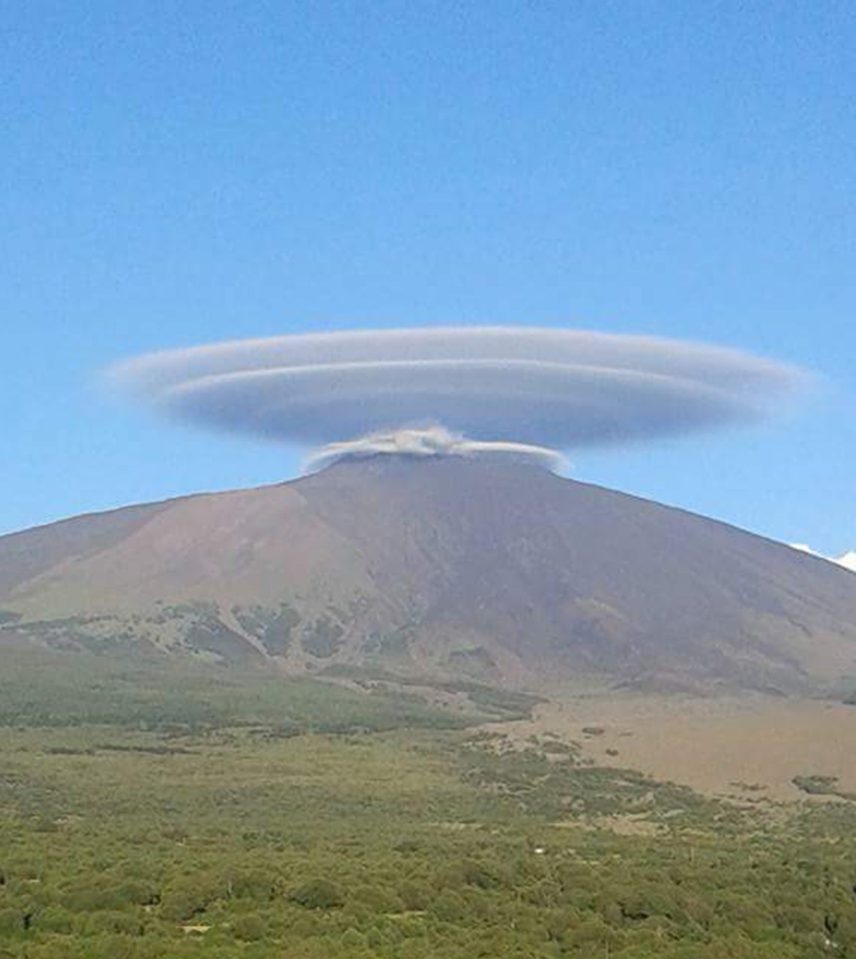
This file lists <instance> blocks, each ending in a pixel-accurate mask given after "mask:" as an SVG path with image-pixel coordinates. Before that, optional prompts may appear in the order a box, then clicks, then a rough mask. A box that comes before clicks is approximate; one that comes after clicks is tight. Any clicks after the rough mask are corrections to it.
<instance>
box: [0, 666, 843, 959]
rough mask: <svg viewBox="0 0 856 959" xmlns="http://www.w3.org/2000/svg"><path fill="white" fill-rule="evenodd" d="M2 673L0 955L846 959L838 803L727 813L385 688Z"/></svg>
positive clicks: (186, 672) (552, 744)
mask: <svg viewBox="0 0 856 959" xmlns="http://www.w3.org/2000/svg"><path fill="white" fill-rule="evenodd" d="M3 655H4V669H3V672H2V674H0V959H25V957H26V959H195V957H206V959H207V957H213V959H227V957H228V959H235V957H239V959H328V957H329V959H470V957H476V959H477V957H484V959H494V957H512V959H560V957H578V959H600V957H602V956H609V957H610V959H653V957H665V959H812V957H821V956H826V957H828V956H840V957H854V956H856V892H854V887H855V886H856V838H854V837H856V807H854V805H853V804H851V803H842V802H833V803H825V802H823V801H822V800H820V801H818V800H817V799H815V800H813V801H811V802H808V801H807V802H806V803H805V805H804V806H802V807H801V806H796V807H793V809H792V810H790V811H788V810H785V809H780V808H775V807H772V806H770V804H766V805H765V804H764V803H763V802H762V803H759V804H754V805H752V807H751V808H748V809H742V808H738V807H736V806H727V805H723V804H720V803H717V802H713V801H711V800H708V799H704V798H702V797H700V796H698V795H696V794H694V793H692V792H691V791H690V790H688V789H685V788H683V787H680V786H676V785H674V784H669V783H658V782H654V781H652V780H650V779H647V778H646V777H644V776H642V775H640V774H639V773H638V772H634V771H633V770H627V769H617V768H616V769H607V768H601V767H596V766H593V765H587V764H586V763H585V762H584V761H583V760H582V759H581V752H580V750H579V749H578V748H577V747H576V746H575V745H574V744H565V743H561V742H558V741H556V740H555V738H551V737H547V736H545V737H538V738H536V739H534V740H532V741H529V742H527V743H525V744H520V743H517V742H515V741H514V740H512V739H511V737H509V736H506V735H503V734H502V733H501V732H497V730H496V727H493V729H492V731H491V732H486V731H484V730H479V729H477V728H471V727H470V728H466V727H465V724H464V720H463V719H462V718H461V715H460V714H459V713H458V712H457V711H453V712H451V713H450V712H448V711H445V712H443V711H440V710H438V709H437V708H436V707H434V706H432V705H431V704H430V696H428V695H427V693H426V696H425V698H420V697H421V696H422V692H423V688H422V687H420V686H417V685H415V684H414V685H412V686H409V687H407V694H406V695H405V694H403V693H402V688H403V687H402V686H400V685H399V686H396V685H395V684H394V683H393V682H392V681H391V680H390V679H389V677H386V678H375V680H373V681H370V679H369V677H368V676H364V677H362V680H361V681H362V682H363V683H364V685H363V686H362V687H355V684H354V681H353V678H352V679H351V680H348V683H349V685H342V683H344V682H345V679H344V678H342V677H340V678H339V682H337V683H335V684H334V683H332V682H317V681H312V680H308V679H307V680H294V679H292V680H284V679H281V678H278V677H269V676H265V675H262V674H260V673H253V672H251V671H250V672H246V673H241V672H230V671H226V670H225V669H223V668H218V667H210V666H209V667H205V666H196V667H193V668H191V666H189V665H184V666H179V665H177V664H175V663H170V665H169V668H164V667H159V666H157V665H156V664H152V663H150V662H148V663H147V662H143V661H138V662H131V663H127V662H125V663H121V664H119V663H116V662H115V661H110V660H109V659H107V658H103V657H102V658H99V657H95V656H92V655H86V654H77V655H60V654H53V655H51V656H46V655H44V654H36V653H30V654H27V655H24V654H23V653H15V654H13V653H12V652H11V651H9V650H5V651H4V654H3ZM372 683H374V685H372ZM461 686H462V687H463V689H461V688H457V689H456V690H455V695H456V696H457V695H461V696H464V695H466V691H467V689H469V692H470V693H472V694H473V695H475V696H476V697H477V698H478V697H479V696H481V697H482V699H483V700H484V701H485V702H486V703H488V704H490V705H493V706H495V705H496V702H499V703H500V704H502V705H503V706H505V707H507V706H508V701H507V700H506V698H505V697H506V695H507V694H503V693H498V692H495V697H494V699H495V700H496V702H494V700H493V699H492V697H491V696H490V695H488V692H487V691H486V689H485V688H484V687H472V688H469V687H467V684H461ZM443 692H448V690H444V691H443ZM468 702H469V711H468V712H467V714H466V715H467V716H468V717H469V719H468V722H470V723H472V722H474V721H476V720H477V719H479V718H484V714H482V715H481V716H479V714H478V713H477V711H476V708H475V707H476V705H477V704H476V703H474V701H473V700H468ZM522 706H523V701H522V700H521V701H519V702H517V703H516V707H517V708H518V709H519V708H522ZM809 778H811V777H809ZM832 786H833V787H834V783H833V784H832ZM616 823H618V824H621V825H622V826H623V827H624V828H622V829H621V830H620V831H617V830H616V829H615V828H612V827H614V826H615V824H616Z"/></svg>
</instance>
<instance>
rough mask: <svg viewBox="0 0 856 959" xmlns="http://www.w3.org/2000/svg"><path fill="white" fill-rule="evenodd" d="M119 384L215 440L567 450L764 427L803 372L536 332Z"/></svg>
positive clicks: (632, 342) (341, 340)
mask: <svg viewBox="0 0 856 959" xmlns="http://www.w3.org/2000/svg"><path fill="white" fill-rule="evenodd" d="M112 375H113V376H114V377H115V378H116V379H118V381H119V382H121V383H122V384H123V385H125V386H127V387H129V388H131V389H132V390H133V391H134V392H135V393H138V394H141V395H142V396H144V397H145V398H147V399H149V400H151V401H153V402H154V403H155V404H156V405H157V406H158V407H159V408H160V409H162V410H164V411H165V412H167V413H169V414H171V415H174V416H177V417H179V418H181V419H185V420H189V421H192V422H194V423H198V424H201V425H204V426H211V427H216V428H219V429H224V430H228V431H230V432H234V433H248V434H253V435H257V436H263V437H269V438H275V439H280V440H285V441H290V442H295V443H301V444H313V445H314V444H319V443H337V442H342V441H348V440H352V439H354V438H356V437H360V436H363V435H364V434H368V433H377V432H379V431H388V430H396V429H398V428H401V427H410V426H419V425H426V424H442V425H443V426H444V427H446V428H447V429H448V430H451V431H454V432H455V433H459V434H462V435H463V436H465V437H468V438H473V439H477V440H488V441H508V442H513V443H527V444H534V445H538V446H543V447H550V448H557V449H567V448H573V447H579V446H583V445H592V444H598V443H614V442H621V441H629V440H635V439H644V438H649V437H656V436H661V435H669V434H676V433H686V432H689V431H694V430H699V429H704V428H708V427H713V426H717V425H723V424H727V423H732V422H738V421H741V420H747V419H754V418H756V417H758V416H759V415H760V414H763V413H764V412H766V411H767V410H768V409H769V407H770V405H771V404H772V403H774V402H775V401H776V400H777V399H779V398H780V397H781V396H783V395H784V394H785V393H787V392H788V391H789V390H790V389H792V388H793V387H795V386H796V385H797V384H798V383H799V382H800V380H801V378H802V375H801V374H800V373H799V371H797V370H795V369H794V368H792V367H787V366H783V365H781V364H777V363H773V362H771V361H768V360H764V359H759V358H756V357H753V356H749V355H746V354H744V353H740V352H737V351H734V350H728V349H722V348H718V347H711V346H705V345H700V344H687V343H682V342H680V341H674V340H665V339H658V338H652V337H640V336H619V335H611V334H605V333H592V332H587V331H582V330H557V329H537V328H532V327H468V328H454V327H453V328H450V327H432V328H427V329H401V330H365V331H359V332H340V333H319V334H300V335H293V336H281V337H274V338H272V339H264V340H242V341H235V342H230V343H219V344H214V345H211V346H201V347H196V348H193V349H187V350H175V351H169V352H162V353H153V354H149V355H147V356H143V357H140V358H138V359H134V360H130V361H128V362H126V363H122V364H119V365H118V366H116V367H114V368H113V370H112Z"/></svg>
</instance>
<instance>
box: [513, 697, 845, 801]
mask: <svg viewBox="0 0 856 959" xmlns="http://www.w3.org/2000/svg"><path fill="white" fill-rule="evenodd" d="M503 729H504V731H505V732H508V733H511V734H512V735H513V736H514V737H515V738H518V739H520V740H525V739H526V738H527V737H529V736H530V735H533V734H535V735H539V736H543V735H545V734H548V733H552V734H554V735H557V736H559V737H560V738H561V739H562V740H565V741H569V742H570V741H572V742H576V743H578V744H579V745H580V746H581V747H582V755H583V756H584V757H586V758H588V759H591V760H593V761H594V762H595V763H597V764H598V765H604V766H626V767H629V768H632V769H637V770H639V771H641V772H644V773H647V774H648V775H650V776H652V777H654V778H655V779H658V780H669V781H673V782H676V783H680V784H682V785H687V786H690V787H692V788H693V789H696V790H698V791H699V792H702V793H706V794H708V795H715V796H727V797H730V798H733V799H739V800H741V801H744V802H757V801H759V800H763V799H769V800H775V801H785V802H794V801H798V800H805V799H808V798H809V797H807V795H806V793H805V792H803V791H801V790H800V789H798V788H797V786H795V785H794V783H793V779H794V777H798V776H803V777H804V776H831V777H835V778H836V779H837V781H838V784H839V786H840V788H841V790H843V791H848V792H849V791H856V762H854V756H856V707H854V706H845V705H842V704H839V703H832V702H827V701H822V700H813V699H796V698H788V699H783V698H779V697H765V696H751V695H746V696H734V697H726V698H716V699H708V698H696V697H690V696H678V695H675V696H650V695H637V694H610V695H606V694H604V695H598V696H596V697H580V698H568V699H566V700H563V701H553V702H549V703H544V704H542V705H540V706H538V707H537V708H536V710H535V712H534V714H533V719H532V720H531V721H530V720H527V721H522V722H518V723H514V724H505V725H504V726H503ZM817 798H821V799H822V798H824V797H815V799H817ZM825 798H826V800H827V801H828V799H829V797H825Z"/></svg>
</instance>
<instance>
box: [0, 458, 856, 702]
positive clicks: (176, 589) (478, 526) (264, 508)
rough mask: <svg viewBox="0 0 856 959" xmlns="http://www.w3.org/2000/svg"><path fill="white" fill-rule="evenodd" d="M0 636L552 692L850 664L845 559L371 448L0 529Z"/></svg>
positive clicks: (854, 641)
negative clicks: (330, 460) (297, 470)
mask: <svg viewBox="0 0 856 959" xmlns="http://www.w3.org/2000/svg"><path fill="white" fill-rule="evenodd" d="M0 609H2V612H0V618H2V620H3V621H4V626H3V628H2V632H0V637H2V639H3V641H4V642H7V643H16V644H20V643H25V644H36V645H41V646H44V645H47V646H51V647H54V648H81V649H91V650H96V651H101V650H108V649H109V650H117V649H118V650H130V651H133V652H134V654H135V655H138V654H145V655H148V654H153V653H155V652H157V651H166V652H170V653H187V654H190V655H192V656H194V657H197V658H203V659H209V660H212V661H225V662H232V663H243V664H253V663H255V664H258V665H259V666H266V665H267V666H273V667H276V668H277V669H281V670H284V671H286V672H292V673H299V672H307V671H309V672H320V671H328V672H329V671H337V672H339V673H349V674H357V673H359V672H360V671H366V670H368V671H372V672H375V673H378V672H393V673H396V674H399V675H411V676H414V675H415V676H425V675H432V676H447V677H448V676H451V677H457V678H461V677H467V678H472V679H475V680H478V681H486V682H490V683H492V684H494V685H515V686H521V687H524V688H530V689H543V688H547V687H549V686H550V685H552V684H556V683H571V682H578V681H581V680H585V681H597V682H603V681H605V682H606V683H608V684H613V685H614V684H621V685H626V684H630V685H634V686H642V687H648V686H654V687H656V688H660V689H662V688H683V689H687V688H690V689H693V688H709V687H711V686H728V687H742V688H757V689H774V690H780V691H784V692H788V691H814V690H825V689H829V688H836V687H839V686H845V687H849V682H850V677H856V579H854V577H853V574H852V573H850V572H848V571H846V570H844V569H839V568H836V567H835V566H833V565H832V564H830V563H826V562H824V561H822V560H818V559H816V558H814V557H811V556H809V555H803V554H800V553H798V552H796V551H795V550H792V549H790V548H788V547H785V546H783V545H780V544H777V543H774V542H770V541H768V540H765V539H763V538H760V537H757V536H754V535H752V534H749V533H746V532H743V531H740V530H737V529H735V528H733V527H730V526H727V525H725V524H722V523H718V522H715V521H713V520H709V519H705V518H702V517H699V516H695V515H692V514H689V513H686V512H683V511H680V510H675V509H670V508H667V507H664V506H661V505H658V504H656V503H652V502H648V501H645V500H641V499H638V498H635V497H632V496H627V495H625V494H622V493H617V492H613V491H609V490H606V489H602V488H599V487H596V486H591V485H587V484H583V483H579V482H575V481H573V480H568V479H563V478H560V477H557V476H555V475H553V474H550V473H548V472H546V471H543V470H540V469H537V468H535V467H532V466H525V465H520V464H512V463H507V462H505V463H498V462H495V461H490V460H466V459H456V458H443V459H431V460H418V461H417V460H413V459H404V458H402V459H398V458H394V457H382V458H375V459H369V460H363V461H356V462H354V461H352V462H341V463H338V464H336V465H335V466H332V467H330V468H328V469H326V470H324V471H322V472H320V473H316V474H313V475H310V476H307V477H304V478H301V479H299V480H296V481H293V482H289V483H283V484H279V485H274V486H267V487H262V488H259V489H251V490H239V491H234V492H227V493H218V494H207V495H198V496H190V497H185V498H182V499H177V500H172V501H168V502H165V503H158V504H151V505H145V506H134V507H129V508H128V509H123V510H117V511H114V512H110V513H103V514H98V515H94V516H83V517H78V518H76V519H73V520H67V521H65V522H62V523H56V524H53V525H50V526H45V527H40V528H37V529H34V530H28V531H24V532H21V533H16V534H13V535H10V536H5V537H2V538H0Z"/></svg>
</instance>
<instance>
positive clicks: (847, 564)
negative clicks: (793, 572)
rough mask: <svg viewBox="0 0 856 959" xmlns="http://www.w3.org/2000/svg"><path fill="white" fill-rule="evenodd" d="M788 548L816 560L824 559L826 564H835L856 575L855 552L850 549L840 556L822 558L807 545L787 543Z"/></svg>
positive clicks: (821, 554) (821, 555) (822, 556)
mask: <svg viewBox="0 0 856 959" xmlns="http://www.w3.org/2000/svg"><path fill="white" fill-rule="evenodd" d="M788 546H790V547H791V549H797V550H799V551H800V552H801V553H808V554H809V555H810V556H816V557H817V558H818V559H825V560H826V561H827V562H828V563H835V565H836V566H843V567H844V569H849V570H850V572H851V573H856V550H853V549H851V550H850V551H849V552H847V553H844V554H843V555H842V556H824V554H823V553H818V551H817V550H816V549H812V548H811V546H809V545H808V544H807V543H788Z"/></svg>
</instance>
